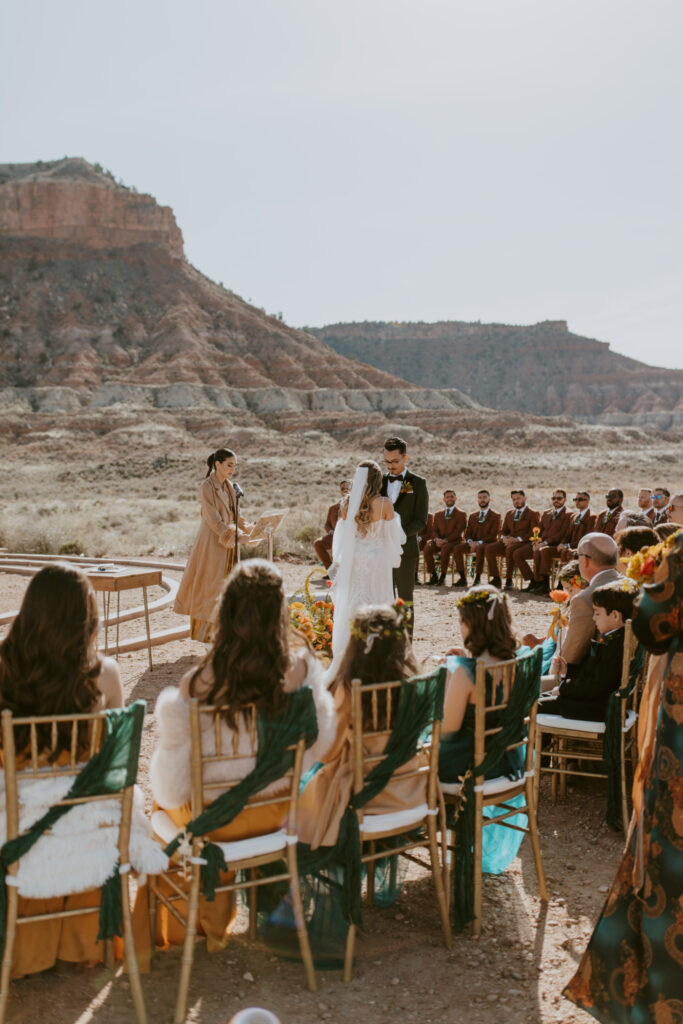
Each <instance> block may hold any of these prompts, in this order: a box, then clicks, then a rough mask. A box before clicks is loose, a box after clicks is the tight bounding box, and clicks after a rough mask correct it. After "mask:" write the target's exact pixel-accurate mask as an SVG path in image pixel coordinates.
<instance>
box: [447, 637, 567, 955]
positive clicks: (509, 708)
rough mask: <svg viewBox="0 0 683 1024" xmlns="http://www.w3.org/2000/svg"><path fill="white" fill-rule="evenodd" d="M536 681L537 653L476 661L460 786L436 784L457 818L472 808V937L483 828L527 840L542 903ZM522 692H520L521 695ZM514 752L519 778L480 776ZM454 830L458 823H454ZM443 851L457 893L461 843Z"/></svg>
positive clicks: (468, 840)
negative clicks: (470, 746) (470, 755)
mask: <svg viewBox="0 0 683 1024" xmlns="http://www.w3.org/2000/svg"><path fill="white" fill-rule="evenodd" d="M540 677H541V652H540V650H537V651H535V652H533V653H532V654H530V655H527V656H526V657H525V658H520V659H517V658H513V659H510V660H509V661H500V662H496V663H494V664H490V665H489V664H486V663H485V662H483V661H478V662H477V670H476V682H475V704H474V716H475V726H474V728H475V732H474V760H473V765H472V768H471V769H470V770H469V771H468V772H467V775H466V776H465V779H464V781H463V782H457V783H444V782H442V783H441V790H442V792H443V795H444V800H445V801H446V803H451V804H453V806H454V809H455V813H456V817H459V815H460V813H462V811H463V810H464V809H467V805H468V804H469V805H470V806H471V807H473V816H472V822H471V835H469V834H467V835H463V841H464V843H465V844H469V845H470V846H471V847H472V848H473V863H472V892H473V899H472V908H473V916H472V935H473V937H474V938H477V937H478V936H479V935H480V934H481V918H482V845H483V844H482V835H483V830H484V828H486V827H488V826H490V825H502V826H504V827H505V828H511V829H514V830H515V831H517V832H523V833H524V834H525V835H528V836H529V838H530V839H531V846H532V850H533V855H534V864H535V866H536V876H537V878H538V888H539V891H540V895H541V899H542V900H547V899H548V891H547V888H546V883H545V875H544V872H543V859H542V856H541V846H540V842H539V838H538V825H537V820H536V802H535V797H534V788H533V782H534V774H535V773H534V737H535V729H536V707H537V702H538V693H539V691H540ZM516 688H519V689H517V692H515V690H516ZM522 688H523V690H524V691H525V692H523V691H522ZM513 695H514V697H513ZM513 701H514V703H513ZM508 736H509V737H510V741H509V742H507V739H506V737H508ZM519 749H522V750H524V775H523V776H522V778H520V779H516V780H511V779H509V778H507V776H505V775H501V776H498V777H496V778H490V779H487V778H486V777H485V775H486V774H488V772H489V771H490V770H491V768H493V769H495V764H496V763H498V762H499V761H500V759H501V757H502V755H503V754H504V753H505V752H506V751H512V750H519ZM520 795H523V796H524V802H523V803H522V804H521V805H520V806H514V807H513V806H512V805H510V804H509V803H508V801H509V800H511V799H513V798H514V797H517V796H520ZM485 807H495V808H497V809H498V811H499V812H500V813H494V814H493V815H492V816H491V817H485V816H484V808H485ZM519 814H526V816H527V819H528V825H527V826H526V827H524V826H521V825H518V824H515V823H513V822H511V821H509V820H508V819H509V818H513V817H515V816H516V815H519ZM463 820H465V819H463ZM457 827H458V821H457V820H456V828H457ZM469 831H470V829H467V832H469ZM448 849H449V851H451V852H452V853H453V855H454V856H453V859H452V860H451V878H452V884H451V888H452V889H453V892H454V894H455V893H456V892H457V891H458V887H457V886H456V884H455V879H454V875H455V870H456V863H455V857H456V856H458V855H462V850H463V847H462V844H460V845H459V846H458V844H456V842H455V841H453V842H451V843H449V846H448ZM458 850H459V853H458ZM464 881H465V884H466V885H468V884H469V879H467V878H466V879H465V880H464Z"/></svg>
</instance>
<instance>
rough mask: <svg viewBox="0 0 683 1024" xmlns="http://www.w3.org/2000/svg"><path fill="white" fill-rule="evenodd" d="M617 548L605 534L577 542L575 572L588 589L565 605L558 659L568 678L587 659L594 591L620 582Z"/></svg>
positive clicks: (592, 628) (594, 535)
mask: <svg viewBox="0 0 683 1024" xmlns="http://www.w3.org/2000/svg"><path fill="white" fill-rule="evenodd" d="M616 566H617V545H616V543H615V541H614V539H613V538H612V537H608V536H607V534H605V533H587V534H586V536H585V537H582V538H581V540H580V541H579V571H580V572H581V575H582V576H583V578H584V579H585V580H588V587H587V588H586V589H585V590H582V591H581V592H580V593H579V594H576V596H575V597H573V598H572V599H571V601H570V602H569V625H568V627H567V635H566V636H565V638H564V641H563V643H562V657H563V658H564V660H565V661H566V662H567V675H568V676H571V675H572V672H573V671H574V672H575V671H576V669H577V667H578V666H579V665H580V664H581V662H582V661H583V660H584V658H586V657H587V656H588V652H589V650H590V643H591V640H592V639H593V636H594V634H595V623H594V622H593V601H592V594H593V591H594V590H595V589H596V587H601V586H603V584H605V583H611V582H612V581H613V580H618V579H622V574H621V573H619V572H617V568H616Z"/></svg>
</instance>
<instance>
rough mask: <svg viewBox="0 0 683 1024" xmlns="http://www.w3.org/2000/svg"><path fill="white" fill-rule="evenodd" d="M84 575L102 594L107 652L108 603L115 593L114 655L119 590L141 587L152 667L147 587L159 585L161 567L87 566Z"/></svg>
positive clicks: (117, 626)
mask: <svg viewBox="0 0 683 1024" xmlns="http://www.w3.org/2000/svg"><path fill="white" fill-rule="evenodd" d="M86 576H87V577H88V579H89V580H90V582H91V583H92V587H93V590H95V591H96V592H97V593H100V594H102V612H103V615H104V653H105V654H108V653H109V604H110V601H111V595H112V594H116V656H117V658H118V651H119V618H120V613H121V591H122V590H135V589H137V588H138V587H142V599H143V601H144V604H145V625H146V628H147V656H148V658H149V667H150V668H152V638H151V635H150V631H149V607H148V605H147V587H158V586H161V569H132V568H129V567H127V566H115V567H114V568H113V569H97V568H92V567H89V568H87V569H86Z"/></svg>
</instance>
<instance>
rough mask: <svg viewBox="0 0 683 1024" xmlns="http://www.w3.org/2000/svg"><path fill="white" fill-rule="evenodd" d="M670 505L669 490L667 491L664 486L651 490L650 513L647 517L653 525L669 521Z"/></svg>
mask: <svg viewBox="0 0 683 1024" xmlns="http://www.w3.org/2000/svg"><path fill="white" fill-rule="evenodd" d="M670 506H671V492H670V491H667V489H666V487H655V489H654V490H653V492H652V515H651V516H650V517H649V518H650V519H651V520H652V525H653V526H659V524H660V523H668V522H669V519H670V515H669V512H670V511H671V508H670Z"/></svg>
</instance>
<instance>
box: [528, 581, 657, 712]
mask: <svg viewBox="0 0 683 1024" xmlns="http://www.w3.org/2000/svg"><path fill="white" fill-rule="evenodd" d="M636 593H637V590H636V589H635V588H634V589H633V590H631V588H629V589H627V590H624V583H623V581H618V582H616V583H615V582H613V583H606V584H605V586H604V587H597V588H596V589H595V590H594V591H593V594H592V601H593V621H594V623H595V626H596V629H597V631H598V634H599V635H598V639H597V640H593V641H591V649H590V654H589V656H588V658H586V659H585V661H584V662H583V663H582V664H581V665H580V666H579V668H578V669H577V671H576V673H575V674H574V675H568V674H567V663H566V662H565V660H564V658H561V657H559V658H558V659H557V660H558V662H559V663H560V671H561V672H562V673H563V675H564V678H563V680H562V682H561V683H560V685H559V687H558V688H557V690H556V691H553V694H552V695H551V696H549V697H547V698H546V697H542V698H541V702H540V703H539V710H540V711H542V713H543V714H550V715H562V717H563V718H578V719H581V720H584V721H589V722H604V720H605V713H606V711H607V702H608V700H609V697H610V694H611V693H613V692H614V691H615V690H618V689H619V686H620V685H621V668H622V661H623V657H624V623H625V622H626V620H627V619H630V618H631V617H632V615H633V598H634V596H635V594H636Z"/></svg>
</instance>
